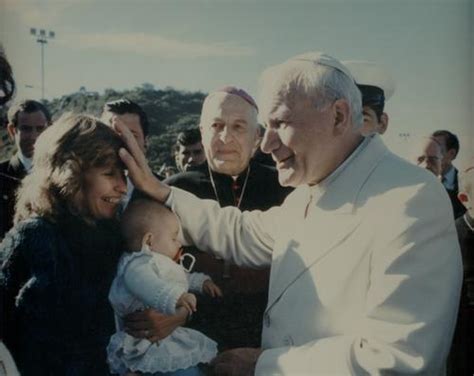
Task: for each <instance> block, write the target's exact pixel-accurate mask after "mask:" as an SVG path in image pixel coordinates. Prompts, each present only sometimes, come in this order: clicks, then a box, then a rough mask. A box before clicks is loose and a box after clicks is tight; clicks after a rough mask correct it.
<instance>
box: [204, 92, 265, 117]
mask: <svg viewBox="0 0 474 376" xmlns="http://www.w3.org/2000/svg"><path fill="white" fill-rule="evenodd" d="M213 93H228V94H232V95H237V96H238V97H240V98H242V99H243V100H244V101H246V102H247V103H248V104H250V105H251V106H252V107H254V108H255V109H256V110H257V112H258V106H257V103H256V102H255V100H254V99H253V98H252V96H251V95H250V94H249V93H247V92H246V91H245V90H244V89H239V88H238V87H235V86H225V87H223V88H220V89H217V90H214V91H213V92H212V93H210V94H209V96H210V95H211V94H213Z"/></svg>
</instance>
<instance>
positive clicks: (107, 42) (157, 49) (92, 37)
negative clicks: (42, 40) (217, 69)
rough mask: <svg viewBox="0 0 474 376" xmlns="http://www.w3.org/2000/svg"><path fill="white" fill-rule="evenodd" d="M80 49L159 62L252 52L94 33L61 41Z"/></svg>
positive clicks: (151, 36)
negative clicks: (127, 55) (161, 60)
mask: <svg viewBox="0 0 474 376" xmlns="http://www.w3.org/2000/svg"><path fill="white" fill-rule="evenodd" d="M58 42H61V43H63V44H65V45H68V46H74V47H75V48H80V49H97V50H101V51H112V52H125V53H134V54H141V55H145V56H154V57H162V58H199V57H233V56H252V55H254V54H255V50H254V49H253V48H249V47H242V46H238V45H235V44H233V43H197V42H186V41H180V40H176V39H170V38H165V37H162V36H160V35H156V34H145V33H95V34H74V35H70V36H67V37H66V36H65V37H64V39H62V40H61V41H59V40H58Z"/></svg>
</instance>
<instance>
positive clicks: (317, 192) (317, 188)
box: [309, 135, 374, 201]
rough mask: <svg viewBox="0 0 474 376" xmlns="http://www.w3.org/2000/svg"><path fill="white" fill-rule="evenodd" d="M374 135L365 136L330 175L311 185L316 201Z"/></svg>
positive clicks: (310, 189) (312, 194)
mask: <svg viewBox="0 0 474 376" xmlns="http://www.w3.org/2000/svg"><path fill="white" fill-rule="evenodd" d="M373 137H374V136H373V135H372V136H367V137H364V139H363V140H362V142H361V143H360V144H359V145H358V146H357V147H356V148H355V150H354V151H353V152H352V153H351V154H350V155H349V156H348V157H347V158H346V159H345V160H344V162H342V163H341V164H340V165H339V166H338V167H337V168H336V169H335V170H334V171H333V172H332V173H331V174H330V175H329V176H327V177H326V178H325V179H324V180H321V181H320V182H319V183H318V184H316V185H313V186H310V187H309V191H310V195H311V196H312V198H313V200H314V201H317V199H319V197H321V196H322V195H323V193H324V192H325V191H326V189H327V187H328V186H329V185H330V184H331V183H332V182H333V181H334V180H336V179H337V177H338V176H339V175H340V174H341V173H342V171H344V170H345V168H346V167H347V166H348V165H349V164H350V163H351V161H352V160H354V159H355V158H356V157H357V156H358V155H359V154H360V153H361V152H362V150H364V149H365V148H366V147H367V145H368V144H369V142H370V140H371V139H372V138H373Z"/></svg>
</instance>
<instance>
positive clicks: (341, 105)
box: [332, 99, 350, 133]
mask: <svg viewBox="0 0 474 376" xmlns="http://www.w3.org/2000/svg"><path fill="white" fill-rule="evenodd" d="M332 108H333V113H334V128H335V131H336V132H337V133H342V132H344V131H345V130H346V129H348V128H349V125H350V124H349V118H350V107H349V104H348V103H347V101H346V100H345V99H338V100H336V101H335V102H334V103H333V107H332Z"/></svg>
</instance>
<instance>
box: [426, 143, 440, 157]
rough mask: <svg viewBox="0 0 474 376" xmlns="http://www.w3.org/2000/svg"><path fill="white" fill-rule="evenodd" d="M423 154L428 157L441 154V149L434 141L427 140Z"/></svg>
mask: <svg viewBox="0 0 474 376" xmlns="http://www.w3.org/2000/svg"><path fill="white" fill-rule="evenodd" d="M424 152H425V153H426V154H428V155H437V154H439V153H440V152H441V148H440V146H439V144H438V143H437V142H436V141H434V140H429V141H427V142H426V144H425V147H424Z"/></svg>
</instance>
